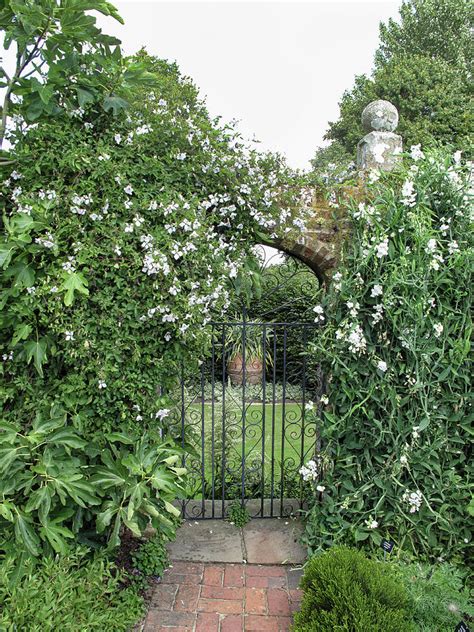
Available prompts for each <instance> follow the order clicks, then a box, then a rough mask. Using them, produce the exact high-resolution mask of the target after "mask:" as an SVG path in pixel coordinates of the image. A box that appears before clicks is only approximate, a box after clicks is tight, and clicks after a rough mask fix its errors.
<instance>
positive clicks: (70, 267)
mask: <svg viewBox="0 0 474 632" xmlns="http://www.w3.org/2000/svg"><path fill="white" fill-rule="evenodd" d="M61 267H62V269H63V270H65V271H66V272H75V271H76V266H75V265H74V259H73V258H72V257H70V258H69V261H66V262H65V263H63V264H62V266H61Z"/></svg>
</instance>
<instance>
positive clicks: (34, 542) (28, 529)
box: [15, 510, 40, 557]
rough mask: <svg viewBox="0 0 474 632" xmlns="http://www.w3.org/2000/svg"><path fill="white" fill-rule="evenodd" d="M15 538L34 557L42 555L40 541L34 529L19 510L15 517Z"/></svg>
mask: <svg viewBox="0 0 474 632" xmlns="http://www.w3.org/2000/svg"><path fill="white" fill-rule="evenodd" d="M15 536H16V538H17V540H19V541H20V542H23V544H24V545H25V547H26V548H27V550H28V551H29V552H30V553H31V554H32V555H34V556H35V557H37V556H38V555H39V554H40V549H39V547H40V539H39V537H38V535H37V533H36V531H35V530H34V529H33V527H32V526H31V525H30V524H29V523H28V521H27V520H26V519H25V518H24V517H23V516H22V514H21V513H20V512H19V511H18V510H17V512H16V517H15Z"/></svg>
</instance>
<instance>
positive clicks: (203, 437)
mask: <svg viewBox="0 0 474 632" xmlns="http://www.w3.org/2000/svg"><path fill="white" fill-rule="evenodd" d="M205 418H206V414H205V408H204V362H203V363H202V364H201V492H202V493H201V495H202V501H201V517H202V518H205V517H206V515H205V514H206V504H205V495H206V494H205V491H206V470H205V459H206V455H205V449H204V447H205V442H206V435H205Z"/></svg>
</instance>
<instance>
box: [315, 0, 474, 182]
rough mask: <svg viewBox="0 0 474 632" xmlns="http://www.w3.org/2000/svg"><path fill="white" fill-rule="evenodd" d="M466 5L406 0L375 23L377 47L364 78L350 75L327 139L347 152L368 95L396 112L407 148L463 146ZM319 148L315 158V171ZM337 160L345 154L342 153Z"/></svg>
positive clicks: (468, 49) (458, 0)
mask: <svg viewBox="0 0 474 632" xmlns="http://www.w3.org/2000/svg"><path fill="white" fill-rule="evenodd" d="M471 25H472V7H471V4H470V3H469V2H468V1H467V0H440V1H439V2H435V1H434V0H409V1H408V2H404V3H403V4H402V6H401V8H400V21H399V22H395V21H394V20H392V19H391V20H389V21H388V23H387V24H381V25H380V45H379V48H378V49H377V51H376V53H375V66H374V71H373V73H372V76H371V77H368V76H367V75H359V76H356V78H355V81H354V85H353V87H352V88H351V89H350V90H347V91H346V92H345V93H344V95H343V97H342V99H341V102H340V104H339V105H340V117H339V119H338V120H337V121H334V122H331V123H330V124H329V130H328V132H327V134H326V139H330V140H333V141H335V142H337V145H336V147H337V149H338V151H339V148H340V147H341V146H342V148H343V149H344V150H345V151H346V152H347V153H348V154H349V155H350V156H351V157H353V156H354V155H355V151H356V146H357V143H358V142H359V140H360V139H361V138H362V136H363V135H364V130H363V129H362V125H361V123H360V113H361V111H362V110H363V108H364V107H365V106H366V105H367V104H368V103H370V101H372V100H374V99H387V100H388V101H391V102H392V103H393V104H394V105H395V106H396V107H397V108H398V110H399V113H400V124H399V128H398V131H399V133H400V134H401V135H402V136H403V139H404V142H405V144H406V146H410V145H412V144H417V143H421V144H422V145H432V144H434V143H436V142H439V143H442V144H447V143H451V144H454V145H455V146H456V147H458V148H460V149H462V150H464V151H467V150H468V149H469V148H470V134H471V131H472V128H473V120H472V111H470V109H469V107H468V103H469V101H470V99H471V97H472V88H471V85H470V67H471V65H472V42H471V37H470V27H471ZM321 151H323V152H324V153H327V152H328V151H329V150H328V148H325V149H324V150H318V152H317V154H316V159H315V161H314V166H315V169H316V170H318V169H319V165H318V158H319V154H320V152H321ZM341 158H342V160H343V161H344V155H342V156H341Z"/></svg>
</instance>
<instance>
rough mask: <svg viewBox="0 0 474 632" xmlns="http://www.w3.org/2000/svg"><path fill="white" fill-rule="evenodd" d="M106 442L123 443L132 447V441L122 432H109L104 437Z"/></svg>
mask: <svg viewBox="0 0 474 632" xmlns="http://www.w3.org/2000/svg"><path fill="white" fill-rule="evenodd" d="M105 438H106V439H107V441H116V442H119V443H125V445H133V443H134V441H133V439H131V438H130V437H129V436H128V435H126V434H124V433H122V432H109V433H108V434H106V435H105Z"/></svg>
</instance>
